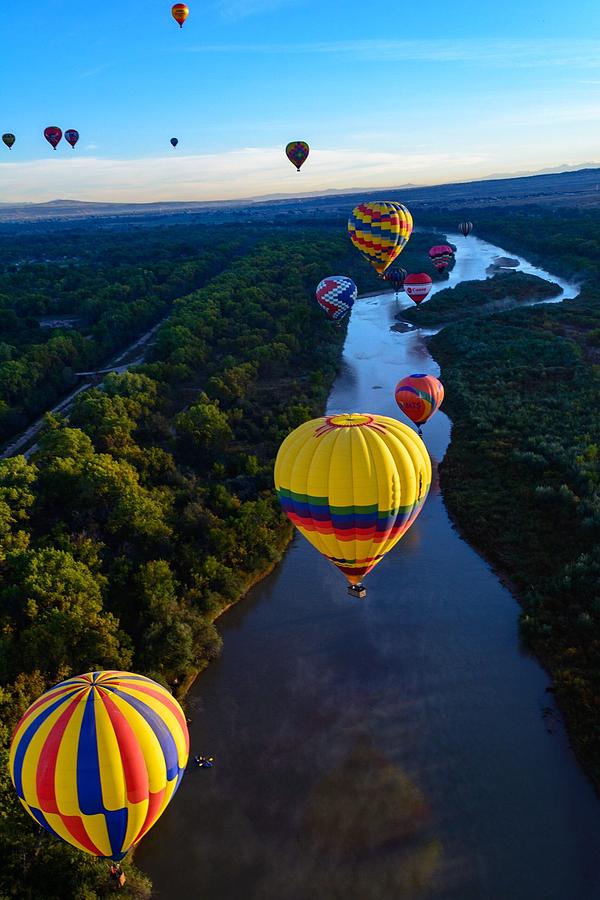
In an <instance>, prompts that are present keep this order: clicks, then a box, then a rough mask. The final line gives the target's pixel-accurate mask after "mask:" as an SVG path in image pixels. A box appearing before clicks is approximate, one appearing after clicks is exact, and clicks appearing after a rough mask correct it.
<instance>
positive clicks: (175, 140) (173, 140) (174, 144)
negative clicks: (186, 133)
mask: <svg viewBox="0 0 600 900" xmlns="http://www.w3.org/2000/svg"><path fill="white" fill-rule="evenodd" d="M178 143H179V138H171V146H172V147H176V146H177V144H178Z"/></svg>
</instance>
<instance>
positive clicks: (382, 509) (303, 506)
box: [275, 413, 431, 584]
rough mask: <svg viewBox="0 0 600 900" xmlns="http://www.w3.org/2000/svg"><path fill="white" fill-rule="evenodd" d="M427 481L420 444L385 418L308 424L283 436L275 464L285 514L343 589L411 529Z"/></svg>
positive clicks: (352, 416) (359, 416) (347, 416)
mask: <svg viewBox="0 0 600 900" xmlns="http://www.w3.org/2000/svg"><path fill="white" fill-rule="evenodd" d="M430 483H431V462H430V460H429V455H428V453H427V449H426V447H425V445H424V443H423V442H422V440H421V439H420V438H419V437H418V435H417V434H416V433H415V432H414V431H413V430H412V428H409V427H408V426H407V425H403V424H402V423H401V422H398V421H397V420H396V419H392V418H389V417H388V416H378V415H369V414H366V413H364V414H363V413H344V414H343V415H335V416H326V417H321V418H319V419H312V420H311V421H309V422H305V423H304V424H303V425H300V426H299V428H296V429H295V430H294V431H292V433H291V434H289V435H288V436H287V437H286V439H285V440H284V441H283V443H282V445H281V447H280V448H279V452H278V454H277V459H276V461H275V488H276V490H277V496H278V497H279V502H280V503H281V506H282V507H283V510H284V512H285V513H286V515H287V516H288V517H289V518H290V519H291V521H292V522H293V523H294V525H295V526H296V527H297V528H298V530H299V531H300V532H301V534H303V535H304V537H305V538H307V540H308V541H310V543H311V544H312V545H313V547H316V549H317V550H319V552H320V553H322V554H323V556H325V557H327V559H329V560H330V561H331V562H332V563H333V564H334V565H335V566H337V568H338V569H339V570H340V571H341V572H342V573H343V574H344V575H345V576H346V578H347V579H348V581H349V582H350V584H357V583H358V582H360V581H361V579H362V578H363V577H364V576H365V575H366V574H367V573H368V572H370V571H371V569H373V568H374V566H376V565H377V563H378V562H380V560H382V559H383V557H384V556H385V554H386V553H387V552H388V550H391V548H392V547H393V546H394V545H395V544H397V543H398V541H399V540H400V538H401V537H402V535H403V534H405V533H406V531H407V530H408V529H409V528H410V526H411V525H412V523H413V522H414V521H415V519H416V517H417V516H418V514H419V512H420V511H421V508H422V506H423V503H424V502H425V498H426V497H427V492H428V491H429V485H430Z"/></svg>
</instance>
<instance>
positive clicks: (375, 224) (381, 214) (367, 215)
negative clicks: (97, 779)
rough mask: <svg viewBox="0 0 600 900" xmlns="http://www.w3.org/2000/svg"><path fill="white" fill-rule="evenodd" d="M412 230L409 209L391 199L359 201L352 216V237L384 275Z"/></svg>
mask: <svg viewBox="0 0 600 900" xmlns="http://www.w3.org/2000/svg"><path fill="white" fill-rule="evenodd" d="M412 230H413V219H412V216H411V214H410V212H409V211H408V209H407V208H406V207H405V206H403V205H402V204H401V203H396V202H394V201H391V200H372V201H367V202H365V203H359V205H358V206H356V207H355V208H354V209H353V210H352V215H351V216H350V218H349V219H348V233H349V234H350V240H351V241H352V243H353V244H354V246H355V247H356V248H357V250H360V252H361V253H362V255H363V256H364V257H365V259H366V260H367V261H368V262H370V263H371V264H372V265H373V266H374V267H375V270H376V271H377V272H378V273H379V274H380V275H383V273H384V272H385V270H386V269H387V268H388V266H390V265H391V264H392V263H393V262H394V260H395V259H397V257H398V256H400V254H401V253H402V251H403V250H404V247H405V246H406V244H407V242H408V239H409V238H410V236H411V234H412Z"/></svg>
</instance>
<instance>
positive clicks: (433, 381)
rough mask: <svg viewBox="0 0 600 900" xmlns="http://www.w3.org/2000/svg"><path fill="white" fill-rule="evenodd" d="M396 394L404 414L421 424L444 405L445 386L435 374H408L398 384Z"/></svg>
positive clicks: (397, 401)
mask: <svg viewBox="0 0 600 900" xmlns="http://www.w3.org/2000/svg"><path fill="white" fill-rule="evenodd" d="M395 394H396V403H397V404H398V406H399V407H400V409H401V410H402V412H403V413H404V415H405V416H408V418H409V419H410V420H411V422H414V423H415V425H418V426H421V425H424V424H425V422H427V420H428V419H430V418H431V416H432V415H433V414H434V412H437V410H438V409H439V408H440V406H441V405H442V401H443V399H444V386H443V384H442V382H441V381H440V379H439V378H436V376H435V375H420V374H416V375H407V376H406V378H402V379H401V380H400V381H399V382H398V384H397V385H396V391H395Z"/></svg>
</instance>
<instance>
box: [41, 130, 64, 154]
mask: <svg viewBox="0 0 600 900" xmlns="http://www.w3.org/2000/svg"><path fill="white" fill-rule="evenodd" d="M44 137H45V138H46V140H47V141H48V143H49V144H51V145H52V147H53V149H54V150H56V148H57V146H58V144H59V142H60V139H61V137H62V131H61V130H60V128H57V127H56V125H48V127H47V128H44Z"/></svg>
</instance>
